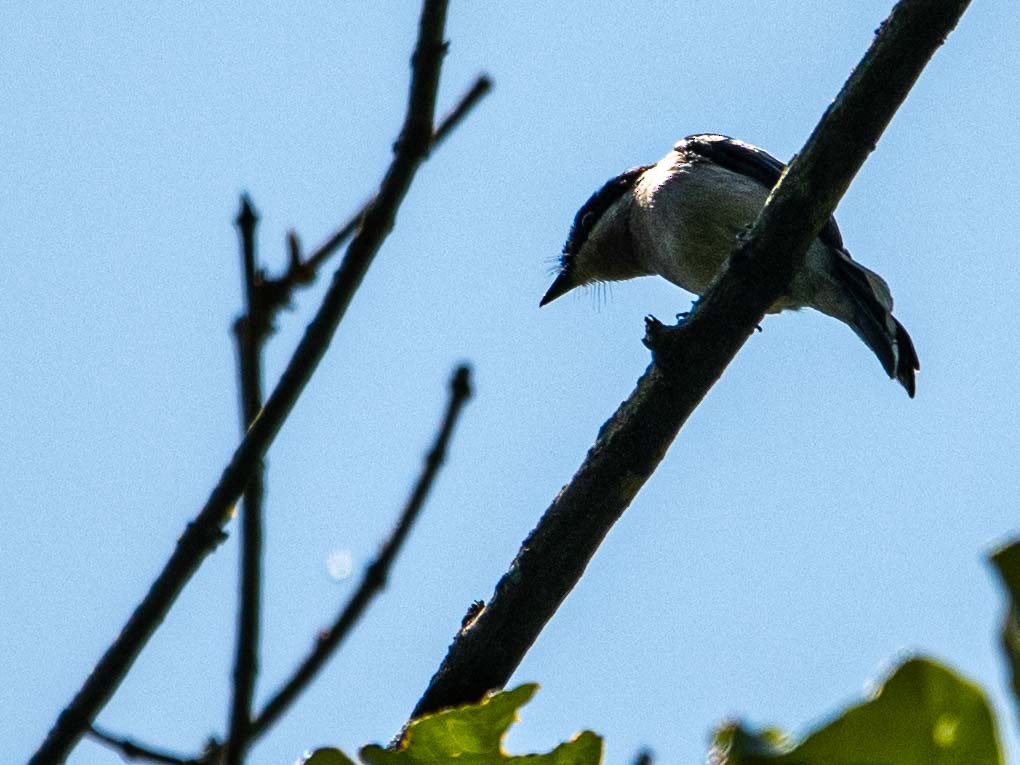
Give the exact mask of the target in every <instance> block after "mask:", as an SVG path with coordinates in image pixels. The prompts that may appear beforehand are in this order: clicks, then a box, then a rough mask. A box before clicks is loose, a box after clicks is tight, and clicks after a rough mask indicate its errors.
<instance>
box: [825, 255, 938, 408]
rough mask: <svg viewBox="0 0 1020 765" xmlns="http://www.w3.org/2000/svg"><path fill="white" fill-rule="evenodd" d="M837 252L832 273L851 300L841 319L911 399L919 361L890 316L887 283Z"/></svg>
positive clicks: (911, 342)
mask: <svg viewBox="0 0 1020 765" xmlns="http://www.w3.org/2000/svg"><path fill="white" fill-rule="evenodd" d="M840 255H841V256H842V257H837V258H836V259H835V276H836V279H837V281H838V283H839V285H840V286H841V287H842V288H843V291H844V292H845V294H846V295H847V296H848V297H849V298H850V303H851V312H850V316H849V317H846V318H845V319H844V321H846V323H847V324H849V325H850V327H851V329H853V331H854V332H856V333H857V336H858V337H859V338H861V340H863V341H864V342H865V344H866V345H867V346H868V347H869V348H870V349H871V350H872V351H873V352H874V354H875V355H876V356H878V360H879V361H880V362H882V367H883V368H884V369H885V371H886V373H887V374H888V375H889V377H891V378H895V379H896V380H898V381H899V383H900V384H901V385H902V386H903V387H904V388H906V390H907V394H908V395H909V396H910V397H911V398H913V397H914V386H915V376H916V373H917V371H918V370H920V368H921V363H920V361H918V358H917V351H916V350H914V343H913V341H912V340H911V339H910V335H909V334H907V330H906V329H905V328H904V327H903V325H902V324H900V323H899V321H897V320H896V317H895V316H893V315H892V308H893V301H892V295H891V294H890V293H889V285H887V284H886V283H885V281H884V280H883V279H882V277H881V276H879V275H878V274H876V273H875V272H873V271H870V270H868V269H867V268H865V267H864V266H862V265H861V264H860V263H857V262H856V261H854V260H851V259H850V256H849V255H846V253H842V252H841V253H840Z"/></svg>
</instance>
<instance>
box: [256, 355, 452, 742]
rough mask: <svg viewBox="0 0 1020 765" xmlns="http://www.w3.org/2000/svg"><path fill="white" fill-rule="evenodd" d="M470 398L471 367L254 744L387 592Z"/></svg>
mask: <svg viewBox="0 0 1020 765" xmlns="http://www.w3.org/2000/svg"><path fill="white" fill-rule="evenodd" d="M470 397H471V371H470V369H469V368H468V367H467V366H460V367H458V368H457V369H456V371H455V372H454V374H453V377H452V379H451V380H450V398H449V402H448V403H447V406H446V413H445V414H444V416H443V421H442V424H441V425H440V426H439V432H438V433H437V434H436V438H435V442H434V443H433V445H432V448H431V449H430V450H429V452H428V454H427V455H426V457H425V464H424V466H423V469H422V473H421V475H420V476H419V477H418V481H417V482H416V483H415V486H414V490H413V491H412V492H411V496H410V497H409V498H408V500H407V504H406V505H405V506H404V509H403V511H402V512H401V514H400V519H399V520H398V521H397V524H396V526H395V527H394V528H393V532H392V533H391V534H390V536H389V538H388V539H387V540H386V541H385V543H384V544H383V546H382V547H381V548H380V550H379V554H378V555H377V556H376V559H375V560H374V561H372V563H371V564H370V565H369V566H368V568H366V569H365V573H364V576H363V577H362V580H361V584H360V585H359V586H358V589H357V591H356V592H355V593H354V594H353V595H352V596H351V599H350V600H349V601H348V602H347V605H346V606H344V608H343V610H342V611H341V612H340V614H339V615H338V616H337V618H336V621H335V622H334V623H333V625H332V626H331V627H330V628H329V629H328V630H325V631H324V632H322V633H320V634H319V637H318V639H317V640H316V642H315V646H314V647H313V648H312V650H311V652H310V653H309V654H308V656H307V657H306V658H305V659H304V661H302V662H301V664H300V666H299V667H298V668H297V670H296V671H295V672H294V674H293V676H292V677H291V678H290V679H289V680H288V681H287V682H285V683H284V684H283V685H282V686H280V688H279V690H278V691H277V692H276V693H275V694H274V695H273V697H272V698H271V699H270V700H269V701H268V702H267V703H266V705H265V707H264V708H263V709H262V711H261V712H260V713H259V714H258V715H257V716H256V717H255V719H254V721H253V722H252V725H251V729H250V731H249V736H250V737H251V741H254V740H255V739H257V738H259V737H260V736H262V734H264V733H265V732H266V730H268V729H269V728H270V727H271V726H272V725H273V723H275V722H276V721H277V720H278V719H279V717H280V716H281V715H282V714H283V713H284V712H285V711H286V710H287V708H288V707H290V705H291V704H292V703H293V702H294V700H295V699H296V698H297V697H298V696H299V695H300V694H301V693H302V692H303V691H304V690H305V688H306V687H307V686H308V684H309V683H310V682H311V681H312V680H313V679H314V678H315V676H316V675H317V674H318V672H319V670H320V669H322V666H323V665H324V664H325V663H326V661H327V660H328V659H329V658H330V657H331V656H332V655H333V654H334V653H335V652H336V649H337V648H339V647H340V644H341V643H342V642H343V641H344V639H345V638H346V637H347V636H348V635H349V634H350V632H351V630H352V629H353V627H354V626H355V624H357V622H358V620H359V619H361V617H362V615H363V614H364V613H365V610H366V609H367V608H368V605H369V604H370V603H371V602H372V600H373V599H374V598H375V596H376V595H378V594H379V593H380V592H382V590H383V588H384V587H385V586H386V580H387V577H388V576H389V571H390V568H391V567H392V566H393V561H394V560H395V559H396V557H397V555H398V554H399V553H400V548H401V547H402V546H403V544H404V540H405V539H407V535H408V533H410V531H411V526H412V525H413V524H414V522H415V520H416V519H417V517H418V515H419V513H420V512H421V509H422V507H423V505H424V504H425V500H426V498H427V497H428V494H429V492H430V491H431V489H432V484H433V482H434V481H435V478H436V475H437V474H438V472H439V468H440V467H442V465H443V462H444V460H445V459H446V449H447V445H448V444H449V442H450V436H451V435H452V434H453V428H454V425H456V423H457V418H458V417H459V416H460V412H461V410H462V409H463V407H464V404H466V403H467V401H468V399H469V398H470ZM249 743H250V742H249Z"/></svg>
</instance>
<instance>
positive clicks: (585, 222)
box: [581, 212, 595, 228]
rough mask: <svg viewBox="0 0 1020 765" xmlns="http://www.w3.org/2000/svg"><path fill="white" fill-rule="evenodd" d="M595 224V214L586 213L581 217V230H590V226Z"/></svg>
mask: <svg viewBox="0 0 1020 765" xmlns="http://www.w3.org/2000/svg"><path fill="white" fill-rule="evenodd" d="M594 222H595V213H593V212H586V213H585V214H584V215H582V216H581V228H591V225H592V224H593V223H594Z"/></svg>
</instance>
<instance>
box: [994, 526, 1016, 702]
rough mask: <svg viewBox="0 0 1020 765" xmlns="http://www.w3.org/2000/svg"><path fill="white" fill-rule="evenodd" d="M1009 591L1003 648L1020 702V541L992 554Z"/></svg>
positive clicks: (1014, 692) (997, 569)
mask: <svg viewBox="0 0 1020 765" xmlns="http://www.w3.org/2000/svg"><path fill="white" fill-rule="evenodd" d="M991 559H992V564H993V565H994V566H995V570H996V571H998V572H999V576H1000V577H1001V578H1002V583H1003V584H1005V585H1006V590H1007V591H1008V592H1009V610H1008V612H1007V613H1006V617H1005V619H1004V620H1003V623H1002V649H1003V652H1004V653H1005V654H1006V661H1007V662H1008V663H1009V670H1010V678H1011V680H1012V686H1013V697H1014V698H1015V699H1016V700H1017V701H1018V702H1020V616H1018V615H1020V541H1015V542H1012V543H1011V544H1008V545H1005V546H1003V547H1000V548H999V549H998V550H996V551H995V552H994V553H992V556H991Z"/></svg>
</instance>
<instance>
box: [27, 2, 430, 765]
mask: <svg viewBox="0 0 1020 765" xmlns="http://www.w3.org/2000/svg"><path fill="white" fill-rule="evenodd" d="M446 10H447V0H424V2H423V7H422V13H421V21H420V25H419V32H418V41H417V46H416V49H415V52H414V55H413V57H412V61H411V92H410V96H409V98H408V106H407V113H406V116H405V119H404V124H403V127H402V129H401V132H400V137H399V138H398V140H397V143H396V146H395V156H394V158H393V162H392V163H391V164H390V167H389V169H388V170H387V172H386V175H385V176H384V178H383V181H382V184H381V186H380V188H379V192H378V193H377V195H376V197H375V199H374V200H373V202H372V204H370V205H369V208H368V210H367V211H366V212H365V216H364V218H363V221H362V224H361V228H360V229H359V231H358V233H357V235H356V236H355V237H354V239H353V240H352V241H351V244H350V246H349V247H348V249H347V253H346V255H345V256H344V259H343V261H342V262H341V264H340V267H339V269H337V272H336V274H335V275H334V277H333V281H332V283H331V285H330V287H329V290H328V291H327V293H326V296H325V297H324V299H323V303H322V305H321V306H320V308H319V310H318V312H317V313H316V315H315V318H313V319H312V321H311V323H310V324H309V325H308V328H307V329H306V330H305V335H304V337H303V338H302V339H301V342H300V343H299V344H298V347H297V349H296V350H295V352H294V355H293V357H292V358H291V360H290V362H289V363H288V365H287V368H286V369H285V370H284V372H283V375H282V376H281V378H280V381H279V382H278V383H277V385H276V388H275V389H274V390H273V392H272V394H271V395H270V397H269V399H268V400H267V401H266V404H265V407H264V408H263V409H262V411H261V412H260V413H259V416H258V417H257V418H256V419H255V421H254V422H253V423H252V425H251V427H250V428H249V429H248V432H247V434H246V435H245V437H244V439H243V440H242V441H241V443H240V445H239V446H238V447H237V450H236V451H235V452H234V455H233V457H232V458H231V460H230V463H229V464H228V465H227V467H226V469H225V470H224V471H223V475H222V477H221V478H220V480H219V482H218V483H217V485H216V487H215V488H214V489H213V491H212V493H211V495H210V496H209V498H208V500H207V501H206V503H205V506H204V507H203V508H202V510H201V511H200V512H199V514H198V515H197V516H196V517H195V519H194V520H193V521H192V522H191V523H189V524H188V527H187V528H186V529H185V531H184V533H183V534H182V535H181V537H180V539H179V540H178V541H177V546H176V549H175V550H174V552H173V554H172V555H171V556H170V559H169V560H168V561H167V563H166V565H165V566H164V568H163V571H162V572H161V573H160V574H159V576H158V577H157V578H156V581H155V582H154V583H153V585H152V587H151V588H150V590H149V592H148V593H147V594H146V596H145V597H144V598H143V600H142V602H141V603H140V604H139V605H138V607H137V608H136V609H135V611H134V613H133V614H132V615H131V617H130V618H129V619H128V621H127V623H126V624H125V625H124V627H123V629H122V630H121V631H120V633H119V634H118V636H117V638H116V639H115V640H114V641H113V643H112V644H111V645H110V647H109V648H108V649H107V650H106V652H105V653H104V654H103V656H102V658H101V659H100V660H99V662H98V663H97V664H96V666H95V667H94V669H93V670H92V673H91V674H90V675H89V676H88V678H87V679H86V680H85V682H84V684H83V685H82V687H81V689H80V690H79V691H78V693H77V694H75V697H74V699H72V701H71V702H70V704H68V706H67V707H66V708H65V709H64V710H63V711H62V712H61V714H60V716H59V717H58V719H57V721H56V723H55V724H54V726H53V728H52V729H51V730H50V732H49V733H48V734H47V736H46V739H45V740H44V741H43V743H42V745H41V746H40V747H39V749H38V750H37V751H36V753H35V754H34V755H33V756H32V759H31V760H30V763H29V765H55V764H56V763H61V762H63V761H64V759H65V758H66V757H67V754H68V753H69V752H70V751H71V749H72V748H73V747H74V746H75V745H76V744H77V743H78V741H79V740H80V739H81V736H82V734H83V733H84V732H85V730H86V729H87V728H88V726H89V725H90V724H91V723H92V721H93V720H94V719H95V716H96V714H97V713H98V712H99V710H100V709H102V707H103V706H104V705H105V704H106V702H107V701H108V700H109V698H110V696H112V695H113V692H114V691H115V690H116V689H117V687H118V686H119V685H120V682H121V681H122V680H123V678H124V675H125V674H127V671H128V669H130V667H131V665H132V664H133V663H134V660H135V658H136V657H137V656H138V654H139V652H140V651H141V650H142V647H143V646H144V645H145V644H146V642H148V640H149V637H150V636H151V635H152V633H153V632H154V631H155V629H156V627H158V626H159V624H160V622H162V620H163V618H164V617H165V616H166V614H167V612H168V611H169V610H170V607H171V606H172V605H173V603H174V601H175V600H176V598H177V596H178V595H179V594H180V592H181V590H182V589H183V587H184V585H185V584H186V583H187V581H188V580H189V579H190V578H191V576H192V575H193V574H194V573H195V571H196V570H197V569H198V566H199V565H200V564H201V562H202V561H203V560H204V559H205V557H206V556H207V555H208V554H209V553H210V552H212V550H213V549H214V548H215V547H216V545H217V544H219V542H220V541H222V539H223V537H224V533H223V530H222V526H223V524H224V523H226V521H227V519H228V518H229V515H230V511H231V508H232V507H233V506H234V504H235V503H236V502H237V500H238V499H239V497H240V496H241V492H242V491H244V488H245V486H246V485H247V483H248V481H249V479H250V478H251V475H252V473H253V472H254V471H255V470H256V468H257V467H258V465H259V463H260V462H261V460H262V458H263V457H264V456H265V453H266V451H267V450H268V449H269V446H270V444H271V443H272V442H273V439H274V438H275V437H276V435H277V433H278V432H279V431H280V428H281V427H282V425H283V422H284V420H286V418H287V416H288V415H289V414H290V411H291V409H292V408H293V407H294V403H295V402H296V401H297V399H298V396H300V394H301V391H302V390H304V387H305V385H306V384H307V382H308V380H309V378H310V377H311V375H312V373H313V372H314V371H315V368H316V367H317V366H318V364H319V361H320V360H321V359H322V356H323V354H325V352H326V348H327V347H328V346H329V343H330V341H331V340H332V338H333V335H334V334H335V333H336V329H337V326H338V325H339V324H340V321H341V320H342V319H343V317H344V314H345V313H346V311H347V307H348V306H349V305H350V302H351V299H352V297H353V296H354V293H355V292H356V291H357V289H358V287H359V286H360V285H361V280H362V279H363V278H364V276H365V273H366V272H367V270H368V268H369V266H370V265H371V263H372V260H373V258H374V257H375V255H376V253H377V252H378V251H379V248H380V247H381V246H382V243H383V241H384V240H385V239H386V236H387V235H388V234H389V232H390V231H391V230H392V229H393V225H394V222H395V221H396V215H397V209H398V207H399V206H400V203H401V201H402V200H403V198H404V196H405V195H406V193H407V190H408V188H409V187H410V185H411V181H412V180H413V178H414V175H415V172H416V171H417V169H418V167H419V166H420V165H421V163H422V162H423V161H424V160H425V158H426V156H427V155H428V150H429V146H430V144H431V138H432V121H433V118H434V114H435V104H436V89H437V88H438V86H439V72H440V68H441V64H442V59H443V56H444V54H445V53H446V43H445V42H444V41H443V30H444V29H445V23H446Z"/></svg>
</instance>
